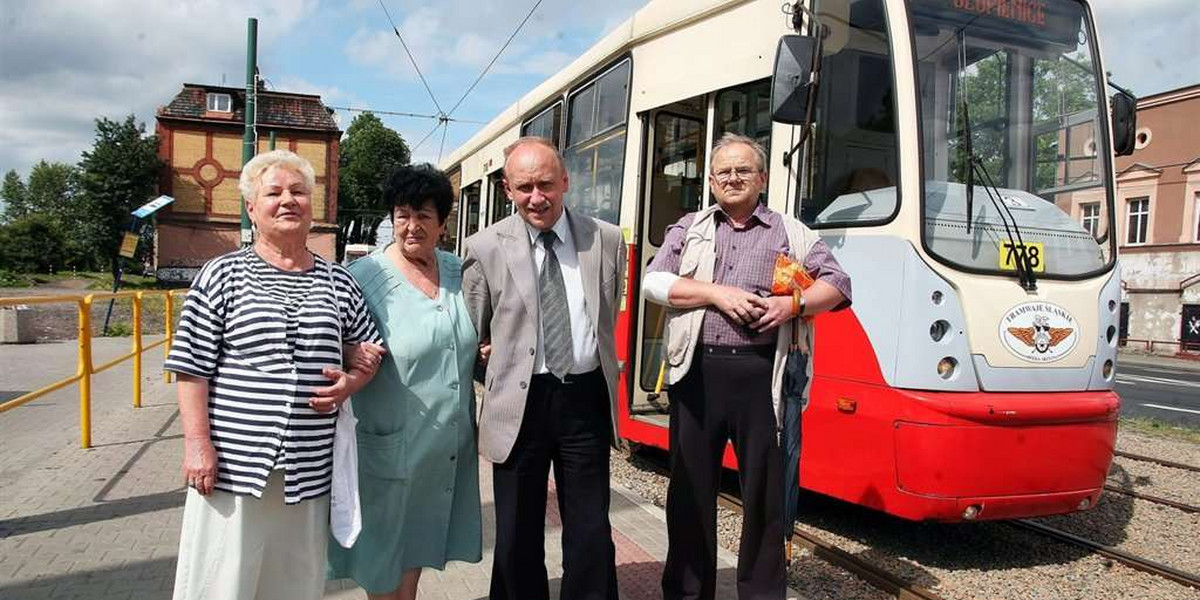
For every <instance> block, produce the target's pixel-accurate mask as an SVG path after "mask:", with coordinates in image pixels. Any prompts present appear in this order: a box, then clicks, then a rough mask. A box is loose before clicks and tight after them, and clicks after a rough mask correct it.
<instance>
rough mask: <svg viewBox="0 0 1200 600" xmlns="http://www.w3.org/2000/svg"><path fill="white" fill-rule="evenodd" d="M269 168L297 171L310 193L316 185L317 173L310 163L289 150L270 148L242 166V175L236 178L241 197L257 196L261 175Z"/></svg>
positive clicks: (251, 197) (250, 197) (248, 198)
mask: <svg viewBox="0 0 1200 600" xmlns="http://www.w3.org/2000/svg"><path fill="white" fill-rule="evenodd" d="M271 169H289V170H291V171H294V172H296V173H299V174H300V176H301V177H303V178H304V185H305V186H306V187H308V191H309V192H310V193H311V192H312V191H313V188H315V187H317V175H316V173H315V172H314V171H313V167H312V164H310V163H309V162H308V161H307V160H305V159H304V158H303V157H301V156H300V155H299V154H296V153H295V152H292V151H291V150H272V151H270V152H264V153H262V154H259V155H258V156H255V157H254V158H252V159H250V162H248V163H246V166H244V167H242V175H241V177H239V178H238V189H239V190H241V192H242V198H245V199H247V200H250V199H253V198H254V197H255V196H257V195H258V186H259V185H261V184H262V177H263V175H264V174H265V173H266V172H267V171H270V170H271Z"/></svg>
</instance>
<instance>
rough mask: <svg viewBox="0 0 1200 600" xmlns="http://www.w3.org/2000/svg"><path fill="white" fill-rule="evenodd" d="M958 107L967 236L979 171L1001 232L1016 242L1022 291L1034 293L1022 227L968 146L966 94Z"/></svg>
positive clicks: (969, 124)
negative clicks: (961, 119) (965, 198)
mask: <svg viewBox="0 0 1200 600" xmlns="http://www.w3.org/2000/svg"><path fill="white" fill-rule="evenodd" d="M961 107H962V116H963V123H962V128H961V129H960V130H959V145H960V146H961V147H962V150H963V153H964V154H965V155H966V159H967V170H966V173H964V174H963V178H964V179H965V180H966V186H967V190H966V195H967V233H968V234H970V233H971V222H972V221H974V220H975V214H974V213H975V210H974V204H975V175H976V172H978V173H979V175H980V178H979V179H980V180H981V182H982V183H983V189H984V190H985V191H986V192H987V195H988V199H989V200H991V203H992V206H993V207H994V208H995V209H996V214H998V215H1000V222H1001V223H1002V224H1003V225H1004V232H1005V233H1006V234H1007V235H1008V242H1009V244H1010V245H1011V244H1013V243H1014V240H1015V242H1016V248H1014V249H1013V251H1014V252H1015V253H1016V257H1015V258H1016V260H1015V261H1013V266H1014V268H1015V269H1016V271H1017V280H1018V281H1019V282H1020V284H1021V287H1022V288H1023V289H1024V290H1025V291H1029V292H1032V291H1035V290H1037V278H1036V277H1035V276H1034V274H1033V265H1031V264H1030V259H1029V250H1028V248H1026V247H1025V240H1024V238H1023V237H1022V236H1021V228H1020V226H1019V225H1017V218H1016V216H1015V215H1013V213H1012V209H1011V208H1009V207H1008V204H1007V203H1005V202H1004V199H1003V198H1002V197H1001V195H1000V189H999V188H998V187H997V186H996V182H995V181H994V180H993V179H992V175H991V173H988V170H987V167H986V166H984V164H983V160H981V159H980V158H979V157H978V156H976V155H975V149H974V148H973V146H972V143H971V138H972V135H971V116H970V114H969V112H968V110H967V99H966V95H965V94H964V95H963V97H962V102H961ZM1010 222H1011V225H1010ZM1014 234H1015V235H1014Z"/></svg>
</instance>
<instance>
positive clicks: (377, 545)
mask: <svg viewBox="0 0 1200 600" xmlns="http://www.w3.org/2000/svg"><path fill="white" fill-rule="evenodd" d="M437 261H438V270H439V275H440V282H441V283H440V289H439V291H438V297H437V298H436V299H430V298H429V297H428V296H426V295H425V294H423V293H421V291H420V290H418V289H417V288H416V287H414V286H413V285H411V284H410V283H409V281H408V279H407V278H406V277H405V276H404V275H403V274H402V273H401V272H400V270H399V269H397V268H396V266H395V265H394V264H392V262H391V261H390V260H388V259H387V257H385V256H384V255H383V252H382V251H377V252H375V253H373V254H371V255H369V256H366V257H363V258H361V259H359V260H357V261H355V262H354V263H353V264H351V265H350V272H351V273H352V274H353V275H354V278H355V280H356V281H358V285H359V287H361V288H362V291H363V297H364V299H365V301H366V304H367V309H368V310H370V312H371V316H372V317H373V318H374V319H375V324H376V325H377V326H378V328H379V333H380V334H381V335H382V337H383V339H384V343H385V344H386V345H387V349H388V354H387V356H386V357H385V359H384V361H383V363H382V364H381V365H380V367H379V372H378V373H377V374H376V375H375V378H374V379H372V380H371V382H370V383H369V384H367V386H366V387H365V388H363V389H362V391H360V392H359V393H358V394H356V395H355V396H354V397H353V399H352V400H351V401H352V402H353V403H354V414H355V416H356V417H358V477H359V479H358V485H359V488H358V489H359V496H360V499H361V503H362V513H363V523H362V533H361V534H360V535H359V537H358V541H357V542H356V543H355V545H354V547H353V548H351V549H349V550H347V549H345V548H342V547H341V546H339V545H338V544H337V542H335V541H333V540H332V538H331V539H330V542H329V567H330V568H329V576H330V578H331V579H345V578H349V579H353V580H354V581H355V582H357V583H358V584H359V585H360V586H362V587H363V589H365V590H366V591H367V592H370V593H372V594H383V593H387V592H390V591H392V590H394V589H396V587H397V586H399V585H400V581H401V577H402V576H403V573H404V571H406V570H409V569H413V568H418V567H432V568H435V569H442V568H444V567H445V565H446V562H447V561H450V560H459V561H466V562H478V561H479V560H480V559H481V558H482V526H481V521H480V507H479V462H478V454H476V447H475V422H474V420H475V419H474V417H475V394H474V389H473V386H472V379H471V375H472V371H473V368H474V364H475V355H476V352H477V350H478V336H477V335H476V333H475V327H474V325H472V324H471V319H470V318H469V317H468V315H467V307H466V304H465V303H464V302H463V297H462V262H461V261H460V260H459V259H458V257H456V256H454V255H453V254H449V253H446V252H442V251H440V250H438V251H437Z"/></svg>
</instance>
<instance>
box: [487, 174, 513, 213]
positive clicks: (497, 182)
mask: <svg viewBox="0 0 1200 600" xmlns="http://www.w3.org/2000/svg"><path fill="white" fill-rule="evenodd" d="M488 187H490V188H492V220H491V221H490V223H495V222H496V221H499V220H500V219H503V218H504V217H507V216H508V215H511V214H512V213H513V203H512V200H509V199H508V194H506V193H504V172H503V171H496V172H495V173H492V174H491V175H488Z"/></svg>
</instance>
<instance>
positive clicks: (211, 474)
mask: <svg viewBox="0 0 1200 600" xmlns="http://www.w3.org/2000/svg"><path fill="white" fill-rule="evenodd" d="M183 481H184V483H186V484H187V485H188V487H190V488H195V490H196V491H197V492H199V493H200V495H201V496H207V495H209V494H211V493H212V491H213V486H214V485H216V483H217V451H216V449H215V448H213V445H212V440H211V439H209V438H208V437H203V438H192V437H184V438H183Z"/></svg>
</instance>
